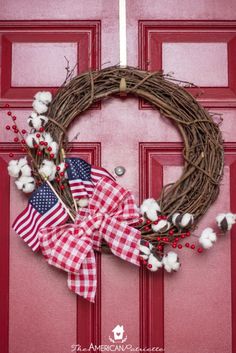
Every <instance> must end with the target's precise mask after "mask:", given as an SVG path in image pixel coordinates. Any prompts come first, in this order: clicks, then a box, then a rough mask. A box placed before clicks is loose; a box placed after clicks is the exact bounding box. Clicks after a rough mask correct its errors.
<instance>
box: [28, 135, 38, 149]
mask: <svg viewBox="0 0 236 353" xmlns="http://www.w3.org/2000/svg"><path fill="white" fill-rule="evenodd" d="M25 142H26V144H27V146H28V147H29V148H34V145H35V144H39V139H38V137H37V136H36V134H28V135H27V136H26V138H25Z"/></svg>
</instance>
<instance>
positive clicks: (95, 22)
mask: <svg viewBox="0 0 236 353" xmlns="http://www.w3.org/2000/svg"><path fill="white" fill-rule="evenodd" d="M0 8H1V11H0V20H1V22H0V34H1V87H0V100H1V106H3V105H4V104H5V103H9V104H10V106H11V109H12V111H13V112H14V114H15V115H16V116H17V120H18V122H19V125H20V126H21V127H22V128H24V127H25V126H26V123H25V118H26V117H27V116H28V113H29V112H30V109H31V108H30V105H31V100H32V96H33V94H34V92H36V91H38V90H41V89H52V91H53V92H54V91H55V90H56V87H58V86H59V85H60V83H61V82H62V81H63V80H64V77H65V69H64V67H65V64H66V62H65V58H64V56H66V57H67V58H68V59H69V61H70V63H71V65H72V66H73V65H74V64H75V63H76V62H78V73H80V72H83V71H85V70H87V69H88V68H100V67H104V66H108V65H113V64H117V63H118V62H119V50H118V49H119V43H118V38H119V32H118V24H119V18H118V1H112V4H111V1H109V0H100V1H92V0H86V1H85V0H83V1H79V2H78V1H75V0H64V1H54V0H52V1H51V2H48V1H45V0H42V1H41V2H40V4H39V3H35V2H33V1H28V0H20V1H14V0H8V1H5V0H1V1H0ZM235 11H236V4H235V2H234V1H233V0H227V1H224V2H221V1H213V0H205V1H203V0H201V1H198V2H197V4H196V2H195V1H192V0H190V1H189V0H188V1H187V0H181V1H174V0H168V1H163V0H161V1H158V2H153V1H151V0H145V1H143V0H139V1H138V0H132V1H130V0H127V40H128V43H127V48H128V64H129V65H132V66H137V65H139V66H140V67H141V68H145V69H149V70H156V69H163V70H165V72H174V75H175V76H176V77H177V78H180V79H184V80H185V79H186V80H187V81H193V82H194V83H196V84H198V85H199V86H200V87H201V88H202V90H203V91H204V93H203V95H202V96H201V97H200V100H201V102H202V103H203V104H204V105H205V106H206V108H207V109H210V110H212V111H217V112H219V113H220V114H222V116H223V122H222V125H221V127H222V131H223V134H224V139H225V156H226V165H225V173H224V179H223V182H222V187H221V194H220V196H219V199H218V201H217V203H216V204H215V205H214V206H213V207H212V208H211V210H210V211H209V212H208V214H207V215H206V217H204V219H203V220H202V222H201V224H200V225H199V232H200V231H201V229H203V227H205V226H211V225H212V224H213V220H214V217H215V215H216V214H217V213H218V212H219V211H225V210H229V209H230V208H231V210H232V211H234V212H236V205H235V186H234V185H235V182H234V180H235V177H236V168H235V165H236V164H235V161H236V144H235V142H236V139H235V133H234V132H235V131H234V119H235V108H236V99H235V90H236V85H235V77H236V76H235V68H234V60H235V59H234V57H235V51H236V46H235V45H236V44H235V43H236V23H235V22H234V20H235ZM193 93H195V92H193ZM6 112H7V110H6V109H2V110H1V119H0V124H1V136H0V139H1V140H0V141H1V143H0V173H1V183H0V188H1V192H0V197H1V212H0V219H1V232H0V255H1V256H0V274H1V277H0V278H1V286H0V309H1V315H0V329H1V332H0V345H1V346H0V351H1V352H2V353H8V352H9V353H26V352H27V353H28V352H30V353H54V352H61V353H67V352H71V351H73V350H74V349H75V347H74V346H73V345H78V346H77V348H78V349H79V347H80V346H81V347H82V348H86V347H89V345H90V344H91V343H92V344H93V345H95V344H96V345H99V344H102V345H110V344H111V341H110V340H109V336H110V337H112V334H113V332H112V330H113V328H114V327H115V326H116V325H118V324H119V325H123V326H124V329H125V335H127V341H126V344H128V345H129V346H128V347H126V351H127V352H128V351H130V348H131V345H132V346H133V347H149V348H150V347H151V348H153V347H160V348H163V349H165V352H166V353H200V352H201V353H203V352H204V353H232V352H235V350H236V347H235V346H236V342H235V324H234V321H235V310H236V309H235V290H236V288H235V287H236V282H235V269H236V265H235V259H234V252H235V250H236V244H235V240H234V236H236V234H233V232H232V234H231V236H227V237H225V238H223V239H221V240H220V241H219V242H218V244H217V245H216V246H215V248H214V250H213V251H209V252H208V253H205V254H202V255H197V254H196V253H194V252H191V251H187V250H186V251H183V250H181V251H179V255H180V257H181V262H182V268H181V271H179V272H178V273H177V274H175V275H173V276H172V275H171V276H170V275H168V274H164V273H162V272H161V271H159V272H158V273H155V274H150V273H147V272H146V271H145V270H143V269H141V270H138V269H137V268H135V267H132V266H131V265H129V264H126V263H124V262H122V261H120V260H119V259H116V258H115V257H113V256H111V255H104V254H103V255H102V256H99V255H98V256H97V266H98V279H99V285H98V292H97V300H96V304H95V305H91V304H89V303H87V302H86V301H84V300H83V299H81V298H78V297H76V296H75V295H74V294H73V293H71V292H69V291H68V289H67V286H66V275H65V274H64V273H62V272H60V271H57V270H55V269H54V268H51V267H49V266H48V265H47V264H46V262H45V261H44V259H43V258H42V257H41V256H38V255H34V254H32V253H31V252H30V251H29V249H28V248H27V247H26V246H25V245H24V244H23V243H22V241H21V240H20V239H18V238H17V237H16V235H15V234H14V232H12V230H11V227H10V225H11V223H12V221H13V219H14V218H15V217H16V215H17V214H18V213H19V212H20V211H21V210H22V208H23V207H24V205H25V204H26V202H27V200H26V198H25V197H24V196H23V195H21V194H20V193H19V192H18V191H17V190H16V189H15V186H14V183H13V181H12V180H10V179H9V178H8V176H7V173H6V169H5V167H6V163H7V161H8V160H9V153H13V154H14V155H15V156H20V155H21V153H22V152H21V150H20V148H19V147H18V146H17V145H16V144H15V143H13V141H12V135H10V134H9V133H8V132H7V131H6V130H5V125H6V123H7V117H6ZM68 133H69V138H70V139H71V140H72V139H73V138H74V136H75V135H77V134H78V139H77V140H76V142H75V143H74V145H73V151H72V153H73V155H78V156H82V157H84V158H85V159H87V160H88V161H93V162H94V163H96V164H100V163H101V164H102V165H103V166H104V167H105V168H107V169H108V170H109V171H111V172H113V170H114V168H115V167H116V166H117V165H123V166H124V167H125V168H126V173H125V175H124V176H123V177H122V178H120V179H119V182H120V183H121V184H122V185H123V186H125V187H127V188H129V189H131V190H132V191H133V193H134V194H135V197H136V200H137V202H138V201H139V200H141V199H143V198H144V197H147V196H158V193H159V192H160V189H161V187H162V185H163V184H165V183H168V182H169V181H172V180H175V179H177V178H178V176H179V174H180V172H181V165H182V159H181V148H182V144H181V139H180V137H179V135H178V133H177V131H176V130H175V127H174V126H172V125H171V124H170V122H169V121H167V120H166V119H163V118H162V117H161V116H160V115H159V114H158V112H154V111H153V110H151V109H150V107H149V106H148V105H147V104H146V103H145V102H142V101H138V100H137V99H135V98H132V97H130V98H127V99H123V100H120V99H113V100H109V101H106V102H103V103H102V104H101V106H98V107H94V109H92V110H89V111H88V112H87V113H86V114H83V116H82V117H81V118H80V120H79V121H75V122H74V123H73V125H72V126H71V128H70V130H69V132H68ZM231 254H232V255H231ZM100 348H101V347H100ZM87 351H89V349H87ZM91 351H92V350H91Z"/></svg>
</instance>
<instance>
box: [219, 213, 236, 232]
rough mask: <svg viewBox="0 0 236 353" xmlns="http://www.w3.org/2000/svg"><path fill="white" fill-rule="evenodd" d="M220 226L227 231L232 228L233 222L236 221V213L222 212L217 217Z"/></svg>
mask: <svg viewBox="0 0 236 353" xmlns="http://www.w3.org/2000/svg"><path fill="white" fill-rule="evenodd" d="M216 222H217V225H218V227H219V228H220V229H221V230H222V231H223V232H227V231H228V230H231V228H232V226H233V224H235V222H236V215H235V214H233V213H220V214H219V215H218V216H217V217H216Z"/></svg>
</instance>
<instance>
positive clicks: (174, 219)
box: [171, 212, 180, 227]
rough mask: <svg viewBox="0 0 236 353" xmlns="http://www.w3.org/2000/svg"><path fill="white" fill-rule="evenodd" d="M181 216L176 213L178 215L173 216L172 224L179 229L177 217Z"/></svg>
mask: <svg viewBox="0 0 236 353" xmlns="http://www.w3.org/2000/svg"><path fill="white" fill-rule="evenodd" d="M179 216H180V213H178V212H176V213H174V214H173V215H172V218H171V222H172V223H173V224H174V226H176V227H177V222H176V221H177V217H179Z"/></svg>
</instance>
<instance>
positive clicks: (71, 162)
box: [66, 158, 115, 199]
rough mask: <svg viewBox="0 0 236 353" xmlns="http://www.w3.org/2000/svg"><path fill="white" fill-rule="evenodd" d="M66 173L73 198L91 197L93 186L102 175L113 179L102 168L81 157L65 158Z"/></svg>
mask: <svg viewBox="0 0 236 353" xmlns="http://www.w3.org/2000/svg"><path fill="white" fill-rule="evenodd" d="M66 163H67V164H68V169H67V175H68V179H69V184H70V189H71V194H72V196H73V198H74V199H81V198H84V197H85V198H86V197H91V196H92V194H93V191H94V187H95V185H96V184H97V182H98V181H99V180H100V179H101V178H102V177H108V178H110V179H112V180H115V179H114V178H113V176H112V175H111V174H110V173H109V172H108V171H107V170H106V169H104V168H101V167H94V166H92V165H91V164H89V163H87V162H86V161H84V160H83V159H81V158H66Z"/></svg>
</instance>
